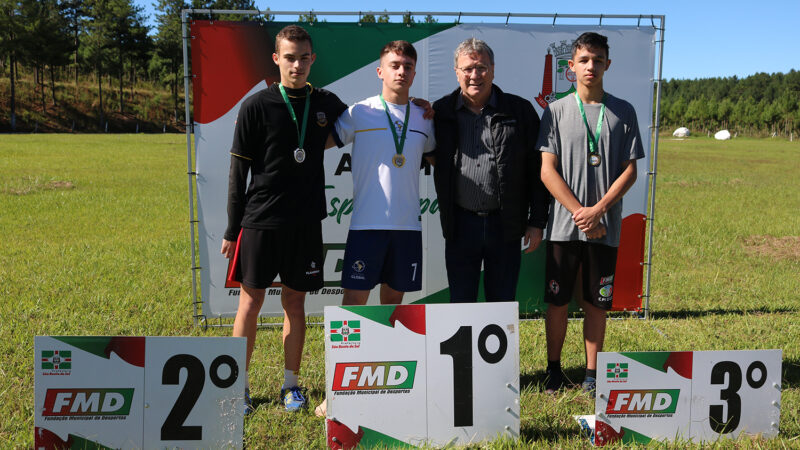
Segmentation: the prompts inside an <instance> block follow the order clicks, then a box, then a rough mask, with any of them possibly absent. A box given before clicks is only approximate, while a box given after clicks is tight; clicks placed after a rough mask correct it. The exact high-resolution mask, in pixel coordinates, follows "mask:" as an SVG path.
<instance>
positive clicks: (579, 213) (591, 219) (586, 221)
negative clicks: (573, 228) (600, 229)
mask: <svg viewBox="0 0 800 450" xmlns="http://www.w3.org/2000/svg"><path fill="white" fill-rule="evenodd" d="M601 217H603V211H602V210H600V208H596V207H594V206H589V207H586V206H582V207H580V208H578V209H577V210H575V212H574V213H573V214H572V220H573V221H574V222H575V225H577V226H578V229H580V230H581V231H583V232H584V233H586V232H587V231H589V230H591V229H593V228H594V227H596V226H597V225H598V224H599V223H600V218H601Z"/></svg>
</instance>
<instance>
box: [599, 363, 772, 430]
mask: <svg viewBox="0 0 800 450" xmlns="http://www.w3.org/2000/svg"><path fill="white" fill-rule="evenodd" d="M597 369H598V370H597V401H596V403H595V415H596V424H595V444H596V445H605V444H609V443H612V442H620V441H621V442H622V443H623V444H625V443H634V442H635V443H647V442H650V441H651V440H672V439H687V440H692V441H694V442H703V441H716V440H718V439H720V438H732V439H735V438H737V437H738V436H739V435H740V434H743V433H744V434H747V435H756V434H759V435H761V436H763V437H766V438H769V437H774V436H776V435H777V434H778V424H779V422H780V401H781V350H752V351H750V350H748V351H704V352H630V353H600V354H598V357H597Z"/></svg>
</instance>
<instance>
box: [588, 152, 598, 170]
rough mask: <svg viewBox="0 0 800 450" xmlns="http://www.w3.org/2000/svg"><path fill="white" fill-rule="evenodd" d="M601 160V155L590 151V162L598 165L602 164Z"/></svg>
mask: <svg viewBox="0 0 800 450" xmlns="http://www.w3.org/2000/svg"><path fill="white" fill-rule="evenodd" d="M600 161H601V159H600V155H598V154H597V153H590V154H589V164H591V165H593V166H595V167H597V166H599V165H600Z"/></svg>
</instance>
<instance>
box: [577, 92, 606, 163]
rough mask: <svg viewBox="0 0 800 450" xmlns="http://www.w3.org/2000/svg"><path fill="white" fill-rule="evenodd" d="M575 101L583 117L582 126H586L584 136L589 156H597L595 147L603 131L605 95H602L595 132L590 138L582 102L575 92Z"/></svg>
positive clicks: (590, 131)
mask: <svg viewBox="0 0 800 450" xmlns="http://www.w3.org/2000/svg"><path fill="white" fill-rule="evenodd" d="M575 101H576V102H578V109H579V110H580V111H581V117H583V124H584V125H586V135H587V136H588V137H589V154H591V155H595V154H597V146H598V142H599V141H600V133H601V132H602V131H603V116H604V115H605V113H606V94H603V100H602V102H601V106H600V115H599V116H598V117H597V130H596V131H595V133H594V136H592V129H591V128H589V121H588V120H586V112H585V111H584V110H583V102H582V101H581V98H580V97H579V96H578V93H577V92H575Z"/></svg>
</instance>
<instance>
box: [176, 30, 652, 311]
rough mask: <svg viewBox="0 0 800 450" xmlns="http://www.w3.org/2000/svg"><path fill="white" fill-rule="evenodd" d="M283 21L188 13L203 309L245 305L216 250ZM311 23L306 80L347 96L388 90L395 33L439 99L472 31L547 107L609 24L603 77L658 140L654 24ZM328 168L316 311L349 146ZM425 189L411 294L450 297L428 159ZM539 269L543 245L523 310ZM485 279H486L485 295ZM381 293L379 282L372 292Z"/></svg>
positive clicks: (623, 285) (341, 220)
mask: <svg viewBox="0 0 800 450" xmlns="http://www.w3.org/2000/svg"><path fill="white" fill-rule="evenodd" d="M285 25H288V23H275V22H271V23H267V24H264V25H261V24H254V23H246V22H221V21H215V22H208V21H193V22H192V23H191V40H190V42H191V58H192V73H193V75H192V83H193V88H194V90H193V93H194V100H193V102H194V121H195V128H194V132H195V150H196V172H197V198H198V201H197V210H198V211H197V213H198V219H199V252H200V253H199V256H200V263H199V266H201V271H200V276H201V298H202V305H203V315H205V316H206V317H208V318H212V317H232V316H234V315H235V313H236V309H237V306H238V297H239V287H238V285H236V284H231V283H226V272H227V269H228V260H227V259H225V258H224V257H223V256H222V255H221V254H220V251H219V250H220V247H221V244H222V236H223V234H224V232H225V228H226V226H227V212H226V204H227V192H228V168H229V166H230V154H229V150H230V147H231V142H232V139H233V130H234V124H235V120H236V116H237V112H238V110H239V106H240V105H241V103H242V101H243V100H244V99H246V98H247V97H248V96H250V95H252V94H253V93H255V92H257V91H259V90H261V89H264V88H266V87H267V86H268V85H269V84H271V83H273V82H276V81H279V74H278V70H277V66H275V64H274V63H273V62H272V53H273V50H274V45H275V44H274V36H275V34H276V33H277V32H278V31H279V30H280V29H281V28H283V27H284V26H285ZM306 28H307V30H308V31H309V33H310V34H311V36H312V39H313V41H314V51H315V52H316V54H317V59H316V61H315V63H314V65H313V66H312V69H311V76H310V77H309V82H311V83H312V84H313V85H314V86H317V87H323V88H325V89H328V90H331V91H333V92H334V93H336V94H337V95H338V96H339V98H341V99H342V101H343V102H345V103H347V104H352V103H355V102H357V101H359V100H362V99H364V98H367V97H370V96H373V95H376V94H377V93H379V92H380V89H381V83H380V80H379V79H378V77H377V75H376V72H375V68H376V67H378V54H379V52H380V49H381V47H383V45H384V44H385V43H386V42H388V41H391V40H395V39H404V40H407V41H409V42H412V43H413V44H414V46H415V48H416V50H417V53H418V61H417V69H416V70H417V75H416V78H415V80H414V85H413V86H412V88H411V95H413V96H415V97H421V98H425V99H429V100H430V101H434V100H436V99H438V98H440V97H442V96H444V95H446V94H448V93H450V92H451V91H452V90H453V89H455V88H456V87H457V86H458V84H457V80H456V74H455V72H454V69H453V66H454V64H453V51H454V50H455V48H456V46H457V45H458V44H459V43H460V42H461V41H462V40H464V39H466V38H469V37H472V36H474V37H477V38H479V39H482V40H484V41H486V42H487V43H488V44H489V45H490V46H491V47H492V49H493V50H494V52H495V80H494V82H495V83H496V84H497V85H498V86H500V87H501V88H502V89H503V90H504V91H506V92H511V93H514V94H517V95H520V96H522V97H524V98H526V99H528V100H530V101H531V103H533V105H534V107H535V108H536V110H537V112H538V113H539V115H540V116H541V113H542V111H543V109H544V107H546V106H547V104H548V103H549V102H552V101H554V100H556V99H558V98H561V97H563V96H564V95H568V94H569V93H571V92H572V91H574V89H575V86H574V81H575V76H574V73H572V72H571V71H570V70H569V69H568V67H567V66H566V61H567V60H568V59H569V57H570V46H571V44H572V41H573V40H574V39H575V38H576V37H577V36H578V35H580V34H581V33H583V32H585V31H590V30H591V31H597V32H600V33H603V34H604V35H606V36H608V42H609V46H610V49H611V51H610V58H611V60H612V61H613V62H612V64H611V67H610V69H609V71H608V72H607V73H606V75H605V79H604V87H605V88H606V90H607V91H609V92H611V93H612V94H614V95H616V96H618V97H621V98H623V99H625V100H627V101H629V102H630V103H631V104H632V105H633V106H634V107H635V108H636V112H637V115H638V120H639V127H640V133H641V136H642V139H643V144H644V147H645V148H646V149H649V148H650V140H651V139H650V130H649V125H650V123H651V117H652V115H653V111H652V108H653V70H654V63H655V32H656V30H655V29H654V28H652V27H636V26H602V27H598V26H590V25H555V26H551V25H533V24H508V25H505V24H458V25H456V24H414V25H413V26H411V27H407V26H405V25H403V24H399V23H398V24H356V23H327V22H321V23H316V24H314V25H313V26H307V27H306ZM646 155H647V156H646V157H645V159H642V160H639V162H638V170H639V177H638V179H637V181H636V184H635V185H634V186H633V187H632V188H631V190H630V191H629V192H628V194H627V195H626V196H625V201H624V205H623V218H624V219H623V225H622V237H621V242H620V248H619V256H618V260H617V276H616V280H615V285H614V309H615V310H636V309H638V308H640V307H641V297H640V295H641V293H642V265H641V263H642V261H643V256H644V243H645V241H644V235H645V213H646V201H647V192H648V182H649V177H647V176H646V175H645V174H646V173H647V172H648V170H649V167H650V159H649V158H650V154H649V151H648V152H646ZM325 173H326V190H327V192H326V196H327V204H328V217H327V218H326V219H325V220H324V221H323V241H324V246H325V253H324V255H325V256H324V267H323V274H324V279H325V287H324V288H323V289H321V290H320V291H316V292H312V293H309V295H308V296H307V297H306V311H307V313H309V314H322V311H323V307H324V306H325V305H339V304H341V298H342V289H341V287H340V281H341V270H342V267H341V265H342V258H343V256H344V243H345V240H346V238H347V230H348V227H349V222H350V214H351V213H352V208H353V202H352V196H353V185H352V178H351V173H350V147H349V146H347V147H344V148H342V149H335V148H334V149H331V150H327V151H326V154H325ZM420 197H421V198H420V211H421V214H422V227H423V281H422V291H420V292H413V293H409V294H407V295H406V296H405V299H404V302H405V303H434V302H447V301H449V291H448V287H447V276H446V272H445V265H444V239H443V238H442V232H441V226H440V223H439V217H438V215H439V214H438V202H437V200H436V191H435V189H434V185H433V176H432V169H430V168H425V169H423V170H421V171H420ZM543 269H544V246H542V247H540V249H538V250H537V251H536V252H533V253H531V254H529V255H523V258H522V268H521V272H520V281H519V285H518V288H517V300H518V301H519V303H520V313H522V314H525V313H535V312H539V311H542V310H543V302H542V297H543V294H544V270H543ZM276 281H277V280H276ZM280 290H281V289H280V285H279V284H278V283H277V282H276V283H275V286H274V287H272V288H270V289H268V290H267V298H266V301H265V302H264V306H263V308H262V310H261V314H262V315H270V316H272V315H282V309H281V306H280V302H279V298H280ZM482 290H483V289H482V287H481V296H482ZM377 302H378V301H377V290H375V292H373V295H371V296H370V303H371V304H374V303H377Z"/></svg>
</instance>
